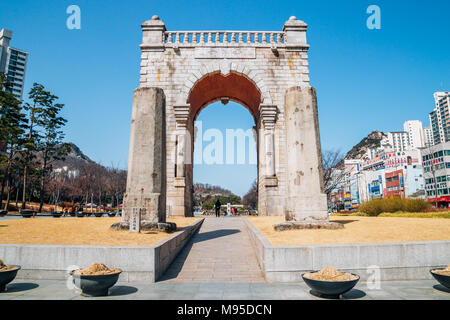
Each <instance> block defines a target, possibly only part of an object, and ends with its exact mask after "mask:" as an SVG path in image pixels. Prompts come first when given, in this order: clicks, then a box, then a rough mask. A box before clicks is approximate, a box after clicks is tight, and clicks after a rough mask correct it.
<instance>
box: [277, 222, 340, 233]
mask: <svg viewBox="0 0 450 320" xmlns="http://www.w3.org/2000/svg"><path fill="white" fill-rule="evenodd" d="M273 228H274V229H275V231H284V230H293V229H343V228H344V225H343V224H342V223H338V222H330V221H286V222H281V223H277V224H275V225H274V226H273Z"/></svg>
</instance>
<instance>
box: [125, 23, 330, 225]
mask: <svg viewBox="0 0 450 320" xmlns="http://www.w3.org/2000/svg"><path fill="white" fill-rule="evenodd" d="M306 29H307V24H306V23H304V22H303V21H301V20H297V19H296V18H295V17H291V18H290V19H289V20H288V21H286V23H285V24H284V26H283V30H282V31H269V32H265V31H167V30H166V27H165V24H164V22H163V21H161V20H160V19H159V17H158V16H153V17H152V19H151V20H148V21H145V22H144V23H143V24H142V30H143V43H142V44H141V46H140V48H141V51H142V57H141V72H140V75H141V77H140V87H139V88H138V89H136V90H135V92H134V100H133V110H132V123H131V136H130V150H129V169H128V180H127V189H126V194H125V199H124V214H123V223H125V222H128V221H129V220H130V215H131V212H133V208H141V209H140V210H144V211H141V212H142V217H141V218H142V220H143V221H147V222H151V223H155V222H165V218H166V216H191V215H192V197H193V194H192V191H193V174H192V167H193V165H192V161H191V160H192V151H193V150H192V149H193V148H192V147H191V146H193V141H194V120H195V118H196V116H197V115H198V113H199V112H200V110H201V109H202V108H204V107H205V106H207V105H208V104H210V103H211V102H214V101H217V100H224V101H227V100H234V101H237V102H239V103H241V104H242V105H244V106H245V107H246V108H247V109H248V110H249V111H250V113H251V114H252V115H253V117H254V119H255V123H256V132H257V135H256V136H257V137H256V141H257V152H258V195H259V197H258V209H259V212H260V214H262V215H285V216H286V220H287V221H300V222H305V221H308V222H327V221H328V214H327V204H326V196H325V195H324V194H323V182H322V165H321V163H322V159H321V151H320V136H319V126H318V115H317V102H316V93H315V89H314V88H312V87H311V86H310V84H309V70H308V54H307V52H308V48H309V45H308V44H307V42H306ZM190 147H191V148H190Z"/></svg>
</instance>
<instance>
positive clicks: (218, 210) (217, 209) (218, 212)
mask: <svg viewBox="0 0 450 320" xmlns="http://www.w3.org/2000/svg"><path fill="white" fill-rule="evenodd" d="M221 206H222V204H221V203H220V201H219V199H217V201H216V204H215V205H214V208H215V209H216V218H217V217H220V207H221Z"/></svg>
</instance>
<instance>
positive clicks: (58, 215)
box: [50, 211, 64, 218]
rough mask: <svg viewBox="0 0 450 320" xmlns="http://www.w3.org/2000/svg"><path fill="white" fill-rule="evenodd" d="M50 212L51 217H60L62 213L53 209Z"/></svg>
mask: <svg viewBox="0 0 450 320" xmlns="http://www.w3.org/2000/svg"><path fill="white" fill-rule="evenodd" d="M50 214H51V215H52V217H53V218H61V217H62V215H63V214H64V212H62V211H60V212H58V211H53V212H50Z"/></svg>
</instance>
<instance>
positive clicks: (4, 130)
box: [0, 73, 27, 210]
mask: <svg viewBox="0 0 450 320" xmlns="http://www.w3.org/2000/svg"><path fill="white" fill-rule="evenodd" d="M8 87H9V83H8V81H7V78H6V76H5V75H4V74H3V73H0V152H1V154H0V167H1V171H2V186H1V192H0V204H2V201H3V193H4V189H5V187H6V188H7V190H8V194H7V201H6V205H5V210H7V209H8V204H9V199H10V189H11V188H10V186H11V170H12V168H13V167H16V164H17V163H16V162H17V158H16V155H17V154H18V152H20V151H21V149H22V147H23V144H24V139H23V134H24V130H25V129H26V127H27V125H26V122H27V121H26V116H25V114H24V113H22V106H21V102H20V101H19V100H18V99H16V97H15V96H14V95H13V94H12V93H10V92H7V89H8Z"/></svg>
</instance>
